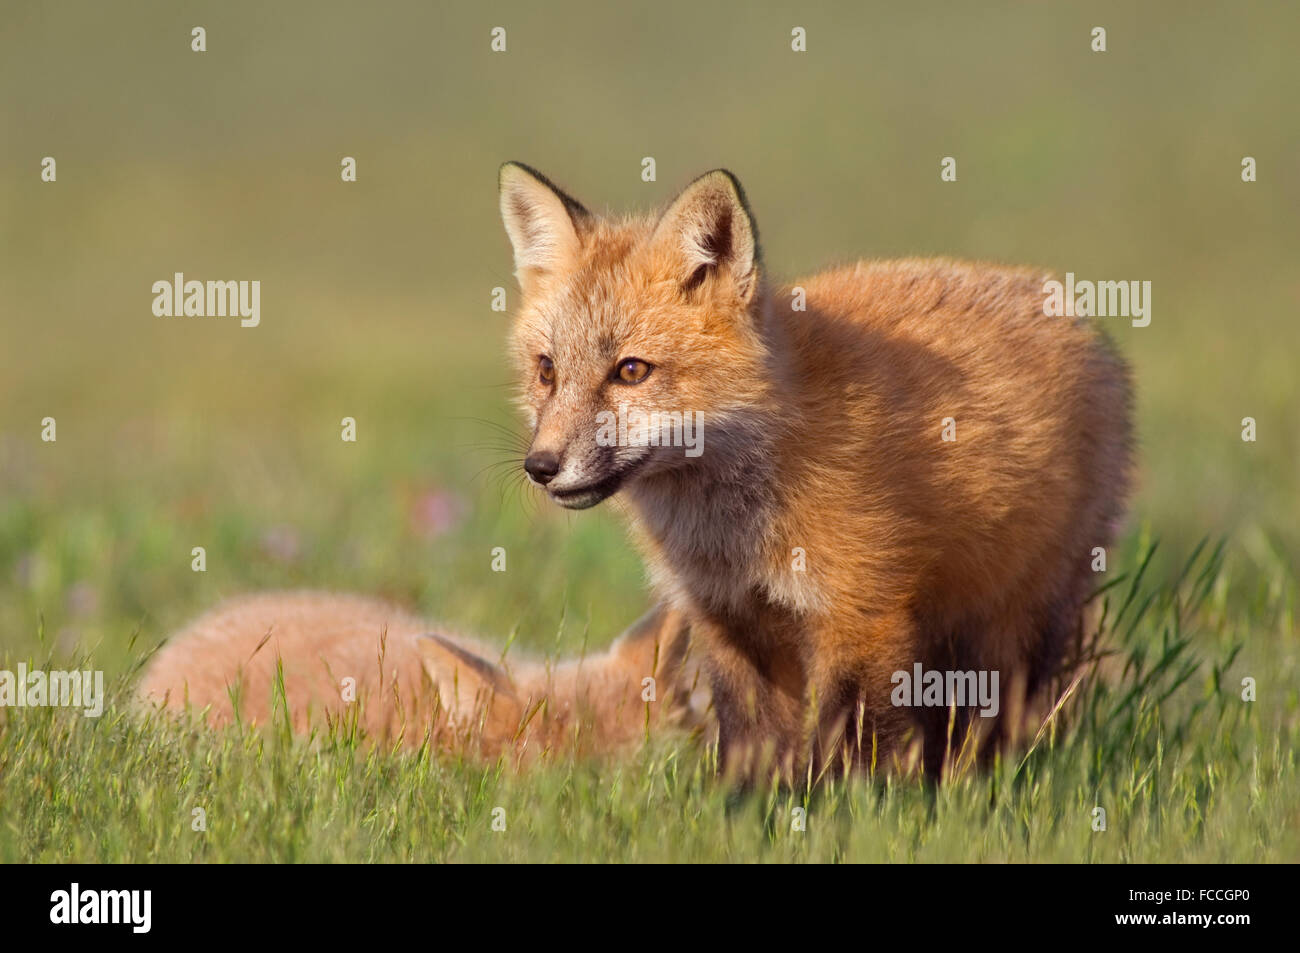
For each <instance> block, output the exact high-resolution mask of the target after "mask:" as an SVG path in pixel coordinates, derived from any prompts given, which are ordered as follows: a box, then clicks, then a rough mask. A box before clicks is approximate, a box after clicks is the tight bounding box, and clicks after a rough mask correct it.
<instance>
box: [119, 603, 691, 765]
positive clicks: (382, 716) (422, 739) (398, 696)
mask: <svg viewBox="0 0 1300 953" xmlns="http://www.w3.org/2000/svg"><path fill="white" fill-rule="evenodd" d="M499 655H500V652H499V651H497V652H493V651H492V650H491V648H490V647H489V646H488V645H487V644H486V643H483V642H481V641H478V640H475V639H471V638H465V637H460V636H451V635H447V634H444V632H443V630H442V628H441V627H439V626H436V625H432V624H430V623H429V622H427V621H425V620H423V619H420V618H419V617H417V616H414V615H412V614H410V613H408V612H405V611H403V610H401V609H399V608H396V607H394V606H392V605H389V604H387V603H385V602H383V601H381V600H377V599H372V598H368V597H364V596H356V595H349V594H344V593H335V592H317V591H296V592H264V593H254V594H250V595H244V596H240V597H237V598H234V599H231V600H228V601H227V602H225V603H222V604H219V605H218V606H216V607H215V608H213V609H211V610H209V611H208V612H207V613H205V614H203V615H201V616H200V617H199V618H197V619H195V620H194V621H192V622H191V623H189V624H188V625H187V626H185V627H184V628H183V629H181V631H179V632H178V633H176V634H175V635H174V636H172V637H171V638H170V639H168V640H167V641H166V642H165V643H164V644H163V645H162V646H161V648H160V649H159V650H158V651H157V652H156V653H155V654H154V655H153V657H152V658H151V659H150V660H149V661H148V663H147V666H146V668H145V671H144V673H143V675H142V676H141V677H140V679H139V681H138V683H137V685H136V695H137V698H138V701H139V702H140V705H141V707H142V709H143V710H145V711H151V712H156V711H161V712H163V713H166V714H169V715H172V716H176V717H180V716H182V715H184V714H185V713H191V714H193V713H197V714H198V715H199V716H201V718H202V720H203V721H204V722H205V723H206V724H207V725H208V726H210V727H211V728H214V729H220V728H222V727H224V726H227V725H231V724H233V723H240V724H248V725H266V724H269V723H270V722H271V721H272V719H273V718H274V717H275V715H276V709H277V708H279V710H280V712H281V713H282V714H283V716H285V717H287V719H288V723H289V725H290V726H291V728H292V729H293V730H294V731H296V732H298V733H299V734H310V733H311V732H312V731H313V730H314V729H320V728H327V729H328V728H329V727H331V726H337V727H338V728H340V729H342V730H344V731H349V730H352V729H357V730H358V731H359V733H360V735H361V737H362V739H363V740H364V741H366V742H369V743H379V744H390V745H392V746H394V747H397V748H405V749H412V748H416V747H418V746H420V745H423V744H429V745H430V747H431V748H433V749H434V750H437V751H441V752H447V753H454V754H455V753H458V754H461V755H464V756H466V757H470V758H500V757H502V756H503V755H504V756H507V757H514V758H515V759H516V760H517V761H518V762H519V763H523V762H525V761H528V760H531V759H533V758H534V757H537V756H542V755H549V756H554V755H558V754H561V753H566V754H569V755H572V756H575V757H579V756H593V757H600V756H604V755H607V754H609V753H612V752H617V751H620V750H624V749H627V748H630V747H632V746H634V745H635V744H636V743H638V742H640V741H642V740H644V739H645V738H646V736H647V734H648V733H650V732H656V731H660V732H666V731H668V730H669V728H670V727H671V728H672V729H675V730H677V731H679V732H688V731H692V730H697V731H702V730H703V728H702V726H703V724H704V720H703V719H704V712H705V711H706V710H707V707H708V698H707V691H702V690H701V687H700V677H699V671H698V665H697V664H695V663H694V662H693V661H692V658H691V655H690V643H689V639H688V630H687V627H686V624H685V619H684V617H683V616H682V615H681V614H680V613H679V612H677V611H675V610H672V609H668V608H664V607H656V608H654V609H652V610H651V611H649V612H647V613H646V614H645V615H644V616H643V617H642V618H641V619H639V620H638V621H637V622H635V623H634V624H633V625H631V626H630V627H629V628H628V629H627V630H626V631H625V632H623V633H622V634H621V635H620V636H619V637H618V638H616V639H615V640H614V642H613V643H612V645H611V646H610V647H609V648H608V649H607V650H606V651H604V652H600V653H597V654H594V655H592V656H590V657H578V658H569V659H563V660H560V661H556V662H553V663H547V662H545V661H542V660H537V659H531V660H530V659H518V660H512V661H511V662H509V663H507V662H504V661H501V660H500V659H499V658H498V659H497V660H495V661H494V656H499Z"/></svg>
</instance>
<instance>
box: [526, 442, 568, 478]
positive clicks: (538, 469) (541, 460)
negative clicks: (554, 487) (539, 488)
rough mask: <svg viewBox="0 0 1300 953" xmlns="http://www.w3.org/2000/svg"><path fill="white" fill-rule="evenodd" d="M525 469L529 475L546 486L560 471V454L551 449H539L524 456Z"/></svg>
mask: <svg viewBox="0 0 1300 953" xmlns="http://www.w3.org/2000/svg"><path fill="white" fill-rule="evenodd" d="M524 469H525V470H527V471H528V475H529V476H530V477H532V478H533V479H534V480H536V481H537V482H538V483H540V484H542V485H543V486H545V485H546V484H547V483H550V482H551V480H552V479H553V478H554V477H555V474H557V473H559V472H560V457H559V454H555V453H552V452H551V451H549V450H539V451H537V452H536V453H530V454H529V455H528V456H527V457H525V458H524Z"/></svg>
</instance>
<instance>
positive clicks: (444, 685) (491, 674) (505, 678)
mask: <svg viewBox="0 0 1300 953" xmlns="http://www.w3.org/2000/svg"><path fill="white" fill-rule="evenodd" d="M416 644H417V649H418V651H419V653H420V661H421V663H422V664H423V665H424V671H425V674H427V675H428V676H429V681H431V682H432V683H433V686H434V687H435V688H436V689H437V690H438V700H439V703H440V704H441V705H442V708H443V710H444V711H445V712H446V713H447V718H448V720H449V721H450V723H451V726H452V727H453V728H455V729H465V728H479V727H481V728H482V731H483V734H484V735H485V736H486V737H487V738H488V739H490V740H492V741H502V740H506V739H509V738H511V737H513V736H514V734H515V732H516V731H517V730H518V728H519V724H520V721H521V720H522V718H523V705H522V704H521V703H520V701H519V698H518V696H517V695H516V694H515V686H514V682H513V681H512V680H511V678H510V676H509V675H508V674H507V673H506V671H505V669H503V668H501V667H500V666H499V665H494V664H493V663H491V662H489V661H488V660H487V659H485V658H482V657H481V656H478V655H475V654H474V653H473V652H471V651H469V650H468V649H466V648H464V647H462V646H460V645H457V644H456V643H455V642H453V641H452V640H451V639H447V638H444V637H443V636H441V635H433V634H427V635H424V636H421V637H420V638H419V639H418V640H416Z"/></svg>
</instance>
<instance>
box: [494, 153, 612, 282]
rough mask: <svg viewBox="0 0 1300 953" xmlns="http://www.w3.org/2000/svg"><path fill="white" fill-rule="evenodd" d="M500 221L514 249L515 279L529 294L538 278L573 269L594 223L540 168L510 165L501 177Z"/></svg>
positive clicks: (519, 163) (583, 209)
mask: <svg viewBox="0 0 1300 953" xmlns="http://www.w3.org/2000/svg"><path fill="white" fill-rule="evenodd" d="M499 184H500V199H501V221H502V222H504V223H505V226H506V234H507V235H509V236H510V244H511V245H512V246H514V250H515V276H516V277H517V278H518V279H519V284H520V286H521V287H522V288H524V290H525V291H527V290H528V287H529V285H530V284H532V283H533V282H534V281H535V280H536V279H537V278H539V277H541V276H544V275H546V274H548V273H554V272H555V271H557V270H560V269H562V268H564V267H565V266H567V265H569V264H571V263H572V262H573V260H574V259H575V258H576V257H577V255H578V250H579V248H580V247H581V244H582V241H581V238H580V234H579V233H580V230H581V229H583V228H584V227H585V226H586V224H587V222H588V221H589V220H590V219H591V213H590V212H588V211H587V210H586V209H585V208H583V207H582V205H581V204H580V203H579V202H578V201H577V200H576V199H574V198H572V197H571V196H569V195H566V194H565V193H564V192H562V191H560V189H559V188H558V187H557V186H556V185H555V184H554V183H553V182H551V180H550V179H548V178H546V176H544V175H542V174H541V173H540V172H538V171H537V170H536V169H532V168H529V167H528V166H526V165H524V164H523V163H521V162H507V163H506V164H505V165H503V166H502V167H501V173H500V176H499Z"/></svg>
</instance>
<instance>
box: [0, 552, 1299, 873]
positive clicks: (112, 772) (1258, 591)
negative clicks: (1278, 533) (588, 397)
mask: <svg viewBox="0 0 1300 953" xmlns="http://www.w3.org/2000/svg"><path fill="white" fill-rule="evenodd" d="M1135 556H1136V554H1135ZM1150 556H1151V547H1150V546H1145V547H1144V548H1143V549H1142V551H1141V558H1140V560H1137V562H1136V565H1135V568H1134V569H1133V570H1132V571H1131V572H1127V573H1118V574H1116V575H1115V576H1114V578H1112V579H1111V580H1110V581H1109V582H1108V583H1107V584H1106V589H1105V592H1104V593H1102V594H1101V595H1100V596H1099V601H1100V602H1101V603H1102V604H1103V606H1104V621H1103V623H1102V630H1103V638H1102V639H1101V642H1102V644H1104V645H1106V646H1109V649H1108V652H1110V653H1112V657H1111V658H1109V659H1108V660H1106V661H1105V662H1104V663H1103V665H1104V666H1105V667H1106V668H1109V669H1110V670H1111V672H1110V676H1109V677H1108V678H1102V679H1092V680H1090V681H1088V682H1086V683H1085V684H1086V685H1087V687H1086V688H1085V689H1083V692H1084V694H1083V695H1082V696H1081V697H1076V698H1075V699H1073V701H1072V703H1068V704H1067V707H1066V709H1065V712H1066V713H1065V714H1063V715H1062V716H1061V717H1060V718H1059V719H1056V720H1053V721H1052V722H1051V723H1050V724H1049V726H1048V727H1047V728H1046V730H1045V731H1044V732H1043V733H1042V734H1041V735H1040V736H1039V737H1038V738H1037V739H1035V740H1034V741H1033V743H1032V744H1029V745H1027V746H1024V747H1023V748H1020V749H1017V750H1014V751H1010V752H1008V754H1007V756H1006V757H1005V758H1002V759H1000V760H999V761H998V762H997V763H996V764H995V765H994V766H993V767H992V768H990V769H988V770H984V771H969V770H967V771H963V772H960V773H959V775H958V776H957V777H955V778H954V779H953V780H951V781H949V782H948V783H946V784H944V785H943V786H941V787H940V788H939V789H938V790H937V791H935V790H933V789H929V788H927V787H925V786H924V785H922V784H921V783H919V782H917V781H913V780H899V779H896V778H885V779H877V780H876V781H872V780H870V779H863V778H854V779H850V780H848V781H837V782H831V783H827V784H825V785H823V786H822V787H820V788H818V789H816V790H814V791H812V792H809V791H807V790H789V789H782V788H776V787H772V788H769V789H762V788H760V789H759V790H757V791H755V792H752V793H749V794H747V795H744V796H736V795H735V794H733V793H732V792H731V791H730V790H729V789H728V788H727V787H726V786H725V785H723V784H722V783H721V782H720V781H719V780H718V779H717V778H716V777H715V776H714V759H713V750H712V749H711V748H709V747H708V746H706V745H704V744H702V743H701V742H700V741H699V740H698V739H691V738H672V739H659V740H656V741H653V742H651V743H650V744H647V745H645V746H643V748H642V749H641V750H640V751H639V752H637V753H636V754H635V755H632V756H630V757H627V758H621V759H618V760H595V761H578V762H575V761H571V760H567V759H557V760H552V761H547V762H544V763H542V764H540V765H535V766H532V767H530V768H529V769H527V770H526V771H524V772H523V773H517V772H516V771H515V769H513V768H511V767H509V766H507V765H505V764H503V763H498V764H490V765H482V764H478V763H467V762H463V761H460V760H459V759H454V758H449V757H447V756H445V755H437V754H436V753H435V754H431V753H430V752H429V751H427V750H423V749H422V750H420V751H419V752H417V753H415V754H411V753H407V752H402V751H396V752H391V751H386V750H379V749H375V748H374V747H372V746H370V745H367V744H365V743H363V742H362V741H361V740H359V739H358V738H357V737H356V735H355V734H349V733H347V732H344V731H337V732H336V731H328V730H323V731H321V732H320V733H319V734H318V736H317V737H315V738H310V739H305V738H302V737H298V736H294V735H292V734H291V733H289V732H288V731H286V730H285V729H284V724H283V723H282V722H277V723H276V724H274V725H271V726H268V727H266V728H265V729H263V730H261V731H257V730H249V729H246V728H245V729H240V728H231V729H227V730H225V731H223V732H220V733H213V732H211V731H208V730H204V729H192V728H190V727H188V726H184V725H178V724H175V723H172V722H170V721H167V720H161V721H159V720H154V719H153V718H147V719H141V718H140V717H138V716H137V715H133V714H132V713H131V711H130V708H129V704H128V700H129V693H130V689H131V678H130V674H131V673H130V672H124V673H123V674H122V675H121V676H120V678H119V680H118V682H117V684H116V686H115V688H114V691H113V696H114V697H113V698H112V699H111V700H110V702H109V704H108V706H107V712H106V714H105V715H104V716H103V717H102V718H100V719H89V718H85V717H82V716H81V715H80V714H77V713H70V712H67V711H63V710H58V709H52V708H46V709H32V710H27V711H24V712H22V713H21V714H20V715H19V716H17V717H15V716H12V715H11V717H10V718H9V719H8V721H7V723H6V724H5V725H4V726H3V727H0V739H3V744H0V860H4V861H7V862H8V861H31V860H38V861H56V860H59V861H61V860H77V861H123V860H128V861H145V860H157V861H205V862H218V861H267V862H271V861H275V862H279V861H313V862H320V861H326V862H329V861H397V862H409V861H415V862H429V861H592V860H602V861H629V862H631V861H640V862H647V861H652V862H656V861H657V862H675V861H719V860H725V861H795V860H798V861H954V860H956V861H1058V862H1064V861H1090V862H1170V861H1179V862H1186V861H1196V862H1204V863H1221V862H1227V861H1293V860H1295V859H1296V858H1297V857H1300V829H1298V827H1297V824H1296V820H1297V811H1298V810H1300V808H1298V807H1297V805H1298V804H1300V799H1298V798H1297V794H1300V775H1298V774H1297V769H1298V767H1300V766H1298V765H1297V763H1296V750H1297V747H1298V746H1300V719H1297V704H1298V700H1297V697H1296V682H1295V679H1294V677H1293V676H1294V664H1295V662H1294V659H1293V658H1285V657H1277V656H1274V655H1273V654H1272V653H1269V652H1265V653H1260V652H1258V651H1256V652H1255V653H1252V654H1253V658H1252V661H1251V663H1250V664H1248V665H1247V664H1243V662H1242V657H1243V649H1244V648H1245V642H1246V640H1247V638H1249V639H1252V640H1254V641H1255V642H1256V643H1258V642H1260V641H1262V639H1263V638H1264V637H1270V636H1282V635H1285V634H1287V633H1289V632H1290V631H1291V626H1292V624H1293V618H1292V616H1293V612H1294V600H1295V588H1294V586H1293V585H1292V584H1291V583H1290V582H1289V581H1287V580H1286V579H1285V578H1284V577H1282V576H1281V575H1277V576H1275V577H1274V579H1273V580H1272V582H1271V583H1258V582H1257V583H1256V584H1254V585H1252V584H1250V583H1247V582H1243V581H1241V580H1238V579H1237V578H1236V574H1235V573H1234V572H1233V571H1232V570H1231V569H1230V567H1229V566H1228V565H1226V564H1225V562H1224V560H1223V558H1222V550H1221V548H1220V549H1218V550H1215V551H1213V552H1209V551H1198V552H1197V553H1195V554H1194V555H1193V556H1192V558H1190V559H1189V560H1188V561H1187V564H1186V566H1185V567H1184V568H1183V571H1182V572H1181V573H1179V574H1178V576H1177V578H1175V579H1172V580H1169V581H1167V582H1166V583H1163V584H1160V585H1155V584H1152V583H1150V581H1149V580H1147V579H1146V578H1144V576H1145V573H1146V571H1147V570H1148V569H1149V566H1150ZM47 644H48V643H47V642H45V641H44V640H42V642H41V645H42V646H43V647H44V646H46V645H47ZM8 661H9V662H12V661H13V660H12V659H9V660H8ZM27 661H28V664H29V665H38V664H42V663H44V665H45V666H46V667H56V666H54V663H53V661H52V660H50V659H49V658H48V657H46V656H44V655H36V656H32V657H29V658H28V660H27ZM71 661H72V662H73V663H74V664H80V662H81V661H82V660H79V659H73V660H71ZM1247 675H1249V676H1251V677H1254V678H1255V679H1256V680H1257V683H1258V693H1259V694H1258V700H1256V701H1254V702H1246V701H1243V699H1242V689H1241V680H1242V678H1243V677H1245V676H1247ZM1097 807H1101V808H1103V809H1104V810H1105V828H1106V829H1105V830H1104V831H1099V830H1094V826H1095V824H1094V821H1095V817H1096V815H1095V812H1094V809H1095V808H1097ZM196 808H200V809H202V811H203V815H204V821H205V825H204V826H205V827H206V829H205V830H201V831H196V830H194V829H193V827H194V823H193V818H194V811H195V809H196ZM796 809H802V810H803V811H804V812H805V818H806V823H805V825H804V827H805V829H804V830H795V829H794V825H793V819H794V817H795V811H796ZM499 812H504V813H503V814H502V813H499ZM498 818H500V819H503V820H504V826H505V829H504V830H503V831H498V830H496V829H494V825H493V822H494V820H496V819H498ZM498 826H499V825H498ZM665 832H671V836H664V834H665Z"/></svg>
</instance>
